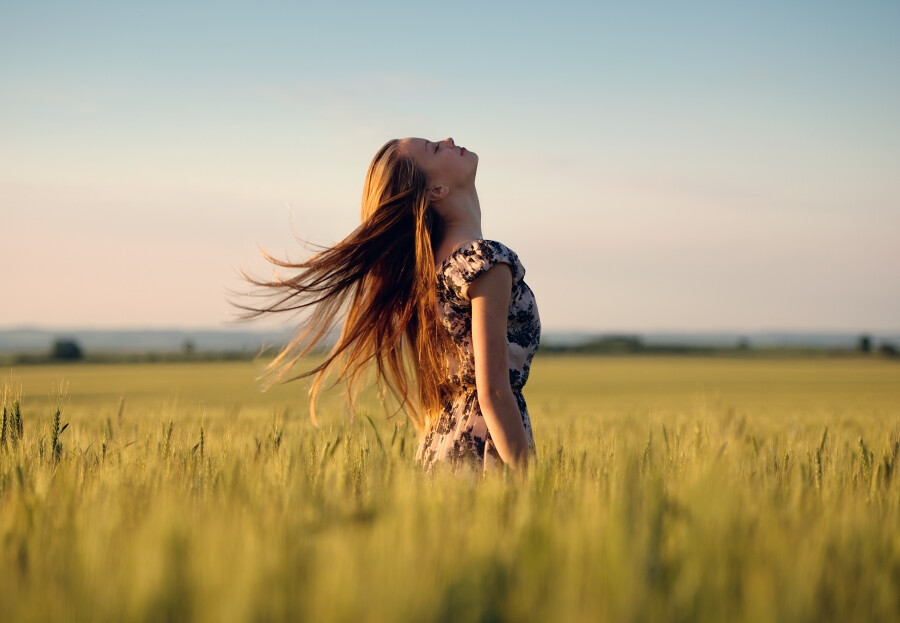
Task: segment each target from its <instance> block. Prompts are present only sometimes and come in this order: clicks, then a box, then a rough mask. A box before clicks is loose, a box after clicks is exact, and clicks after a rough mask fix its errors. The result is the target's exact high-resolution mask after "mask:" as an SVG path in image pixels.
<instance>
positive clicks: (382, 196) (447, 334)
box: [242, 138, 540, 469]
mask: <svg viewBox="0 0 900 623" xmlns="http://www.w3.org/2000/svg"><path fill="white" fill-rule="evenodd" d="M477 168H478V156H477V155H476V154H474V153H473V152H470V151H468V150H466V149H465V148H463V147H458V146H457V145H456V144H455V143H454V142H453V139H452V138H447V139H444V140H443V141H437V142H433V141H428V140H426V139H421V138H406V139H400V140H392V141H388V142H387V143H386V144H385V145H384V146H382V148H381V149H379V150H378V153H376V154H375V157H374V158H373V160H372V163H371V164H370V165H369V170H368V173H367V174H366V181H365V187H364V189H363V200H362V224H361V225H360V226H359V227H358V228H357V229H356V230H355V231H353V232H352V233H351V234H350V235H349V236H347V237H346V238H345V239H344V240H342V241H341V242H339V243H338V244H336V245H334V246H333V247H330V248H325V249H323V250H321V251H320V252H319V253H318V254H316V255H314V256H313V257H312V258H310V259H309V260H308V261H305V262H301V263H298V264H293V263H289V262H284V261H279V260H276V259H274V258H272V257H269V260H270V261H272V262H273V263H274V264H276V265H277V266H281V267H285V268H289V269H292V270H296V271H298V272H297V273H296V274H295V275H294V276H292V277H289V278H284V279H282V278H278V277H276V279H275V280H273V281H256V280H253V279H250V278H248V279H249V280H250V281H251V282H252V283H254V284H256V285H258V286H262V287H264V288H265V291H266V293H267V295H268V296H271V297H273V301H272V302H271V304H269V305H268V306H264V307H248V306H242V307H243V308H244V309H246V310H248V311H249V312H250V314H249V316H250V317H253V316H258V315H262V314H264V313H268V312H281V311H296V310H300V309H307V308H309V309H311V310H312V314H311V316H310V318H309V320H308V321H307V322H306V323H305V328H304V330H303V331H301V332H300V333H299V334H298V335H297V336H296V337H295V338H294V339H293V340H292V341H291V342H290V343H289V344H288V345H287V346H286V347H285V348H284V350H282V352H281V353H280V354H279V355H278V356H277V357H276V358H275V359H274V360H273V361H272V363H271V364H270V365H269V368H268V370H269V371H270V372H272V373H274V374H273V376H274V378H275V379H282V378H284V377H285V376H287V374H288V373H289V371H290V370H291V369H292V368H293V367H294V365H295V364H296V363H297V362H298V361H299V360H300V358H301V357H302V356H303V355H304V354H306V353H307V352H309V350H310V349H312V348H313V347H315V346H316V345H317V344H318V343H320V342H321V341H322V339H323V338H324V337H325V336H326V335H327V334H328V332H329V330H330V329H331V327H332V326H333V325H334V323H335V322H336V320H337V318H338V316H339V315H340V314H341V312H345V313H346V318H345V320H344V324H343V328H342V330H341V335H340V338H339V339H338V341H337V343H336V344H335V346H334V348H333V349H332V351H331V353H330V354H329V355H328V357H327V358H326V359H325V361H324V362H322V364H320V365H319V366H318V367H316V368H315V369H313V370H311V371H309V372H307V373H305V374H300V375H298V376H294V377H292V378H299V377H303V376H309V375H313V374H315V375H316V378H315V382H314V383H313V386H312V388H311V390H310V398H311V404H312V407H313V410H312V417H313V420H315V411H314V405H315V397H316V394H317V393H318V390H319V386H320V383H321V381H322V379H323V375H324V373H326V372H328V371H329V370H331V369H332V368H333V367H335V366H336V367H337V369H338V378H339V379H343V380H346V381H347V382H348V383H349V385H350V387H351V388H352V387H353V385H354V381H355V380H356V379H357V378H358V375H359V374H360V373H361V372H362V371H363V369H364V368H365V367H366V366H367V364H370V363H374V365H375V368H376V372H377V379H378V382H379V386H381V387H382V388H383V387H385V386H387V387H388V388H389V389H390V390H391V391H392V392H393V393H394V394H395V396H397V398H398V399H399V401H400V404H401V407H408V410H409V412H410V417H411V419H412V420H413V422H414V423H415V425H416V429H417V431H418V433H419V435H420V442H419V448H418V452H417V454H416V460H417V461H418V462H420V463H421V464H422V465H423V466H425V467H426V468H429V469H430V468H431V467H433V466H434V465H435V464H437V463H440V462H451V463H460V462H471V463H474V464H476V465H478V466H482V465H483V466H487V465H490V464H493V463H496V462H497V461H498V460H499V461H502V462H503V463H505V464H507V465H509V466H511V467H512V468H524V467H525V465H526V464H527V462H528V459H529V456H530V455H532V454H533V452H534V440H533V437H532V433H531V422H530V419H529V416H528V411H527V408H526V405H525V400H524V398H523V397H522V386H523V385H524V384H525V381H526V380H527V378H528V372H529V368H530V365H531V359H532V357H533V356H534V352H535V351H536V350H537V346H538V341H539V339H540V320H539V318H538V312H537V306H536V304H535V300H534V295H533V294H532V292H531V290H530V289H529V288H528V286H527V285H525V282H524V281H523V280H522V277H523V276H524V274H525V269H524V268H523V267H522V265H521V263H520V262H519V260H518V257H517V256H516V254H515V253H513V252H512V251H511V250H509V249H508V248H507V247H505V246H503V245H502V244H500V243H498V242H493V241H487V240H484V239H483V237H482V233H481V208H480V204H479V202H478V193H477V191H476V190H475V173H476V170H477ZM407 358H408V359H407ZM407 360H408V361H409V362H411V363H412V372H410V368H409V366H408V365H407V363H406V362H407ZM413 385H415V386H416V388H417V393H418V398H419V400H418V402H419V404H418V405H416V404H415V403H414V402H413V401H412V400H411V398H410V393H411V389H410V388H411V387H412V386H413Z"/></svg>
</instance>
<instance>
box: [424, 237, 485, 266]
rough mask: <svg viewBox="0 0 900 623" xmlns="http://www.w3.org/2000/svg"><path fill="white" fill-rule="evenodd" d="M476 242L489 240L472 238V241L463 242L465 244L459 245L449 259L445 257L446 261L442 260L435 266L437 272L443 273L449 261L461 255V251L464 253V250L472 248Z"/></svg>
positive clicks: (451, 252)
mask: <svg viewBox="0 0 900 623" xmlns="http://www.w3.org/2000/svg"><path fill="white" fill-rule="evenodd" d="M475 242H487V240H486V239H484V238H472V239H471V240H466V241H465V242H463V243H461V244H459V245H457V246H456V247H455V248H454V249H453V250H452V251H450V253H449V254H448V255H447V257H445V258H444V259H442V260H441V261H440V262H439V263H438V264H437V265H436V266H435V269H436V270H437V272H441V271H443V269H444V265H446V264H447V262H449V261H450V260H451V259H452V258H453V256H454V255H456V254H457V253H459V252H460V251H462V250H463V249H465V248H466V247H468V246H471V245H472V244H473V243H475Z"/></svg>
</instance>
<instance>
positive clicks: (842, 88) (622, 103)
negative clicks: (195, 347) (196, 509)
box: [0, 2, 900, 331]
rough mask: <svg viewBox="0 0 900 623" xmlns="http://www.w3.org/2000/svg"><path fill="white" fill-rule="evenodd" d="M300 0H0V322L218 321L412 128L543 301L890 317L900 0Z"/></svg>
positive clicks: (897, 299) (719, 319) (323, 237)
mask: <svg viewBox="0 0 900 623" xmlns="http://www.w3.org/2000/svg"><path fill="white" fill-rule="evenodd" d="M325 4H326V3H306V2H294V3H285V4H281V3H268V4H265V5H260V4H251V3H228V2H216V3H186V4H184V3H166V2H162V3H159V2H157V3H90V2H81V3H77V4H75V3H64V2H57V3H54V2H43V3H25V2H12V3H11V2H6V3H4V4H2V5H0V84H2V86H0V210H2V215H3V217H2V218H3V223H2V228H0V271H2V273H0V276H2V280H3V283H4V285H5V287H4V295H3V297H2V298H3V301H2V304H0V326H3V327H11V326H21V325H44V326H52V327H215V326H221V325H222V323H224V322H226V321H227V320H228V319H229V318H230V317H231V316H232V312H231V310H230V308H229V306H228V304H227V302H226V300H225V292H226V290H227V289H234V290H238V291H241V290H242V289H243V286H242V284H241V282H240V281H239V279H237V278H236V271H237V269H240V268H244V269H248V270H250V271H252V272H255V273H258V274H265V273H266V271H267V270H268V269H267V267H266V266H265V264H264V263H263V262H261V261H260V259H259V257H258V255H259V254H258V246H260V245H261V246H263V247H265V248H266V249H268V250H270V251H272V252H274V253H275V254H277V255H290V256H294V257H299V256H300V254H301V253H302V250H301V249H300V248H299V247H298V245H297V243H296V241H295V240H294V238H293V236H294V235H296V236H300V237H302V238H305V239H308V240H311V241H315V242H324V243H328V242H333V241H336V240H338V239H339V238H341V237H342V236H343V235H344V234H346V233H348V232H349V231H350V230H351V229H352V228H353V227H354V226H355V225H356V222H357V219H358V212H359V196H360V192H361V187H362V180H363V175H364V173H365V168H366V166H367V164H368V161H369V159H370V158H371V156H372V154H373V153H374V152H375V150H376V149H377V148H378V146H380V145H381V144H382V143H383V142H384V141H385V140H387V139H388V138H391V137H394V136H405V135H413V136H426V137H431V138H442V137H445V136H452V137H453V138H454V139H455V140H456V141H457V143H459V144H461V145H465V146H466V147H467V148H470V149H471V150H473V151H475V152H477V153H478V154H479V156H480V167H479V181H478V187H479V192H480V195H481V200H482V210H483V213H484V233H485V236H486V237H489V238H494V239H499V240H501V241H503V242H505V243H507V244H508V245H509V246H510V247H512V248H514V249H515V250H516V251H517V252H518V253H519V255H520V257H521V258H522V260H523V262H524V264H525V266H526V269H527V271H528V272H527V280H528V281H529V283H530V285H531V286H532V287H533V289H534V290H535V291H536V293H537V295H538V298H539V305H540V307H541V314H542V318H543V321H544V325H545V327H547V328H549V329H554V330H597V331H610V330H616V331H626V330H627V331H644V330H646V331H649V330H691V331H695V330H745V331H753V330H765V329H817V330H818V329H835V330H852V331H857V330H870V331H889V330H890V331H893V330H896V329H898V328H900V321H898V319H900V287H898V286H897V268H896V267H897V266H900V250H898V249H900V244H898V243H897V238H898V232H900V182H898V178H900V176H898V175H897V171H898V170H900V115H897V113H896V111H897V110H898V109H900V38H898V37H897V36H896V33H898V32H900V5H897V4H896V3H893V2H862V3H856V4H850V3H829V2H802V3H775V2H771V3H770V2H763V3H755V4H753V5H752V6H737V5H736V4H733V3H721V2H718V3H714V2H703V3H681V4H678V3H649V4H648V3H643V4H641V5H640V6H637V5H636V4H635V6H631V4H626V3H614V4H609V5H606V4H605V3H581V2H573V3H562V4H557V5H555V6H553V7H551V6H550V5H549V4H534V3H527V2H526V3H522V2H517V3H512V2H479V3H475V2H456V3H452V4H449V3H442V4H441V5H439V6H431V4H430V3H400V2H394V3H359V4H357V3H352V2H344V3H331V4H328V6H325ZM632 4H633V3H632ZM726 4H727V5H728V6H725V5H726ZM786 5H787V6H786Z"/></svg>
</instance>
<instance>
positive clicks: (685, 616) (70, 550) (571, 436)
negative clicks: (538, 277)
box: [0, 358, 900, 622]
mask: <svg viewBox="0 0 900 623" xmlns="http://www.w3.org/2000/svg"><path fill="white" fill-rule="evenodd" d="M857 363H859V362H857ZM845 365H846V366H847V367H843V365H842V366H837V367H835V364H833V363H829V362H803V363H797V362H793V363H792V362H778V363H769V364H765V365H763V364H753V365H750V366H749V367H748V366H747V365H745V363H742V362H729V361H724V362H723V361H716V362H705V363H698V362H692V361H685V360H680V359H670V360H643V361H635V360H626V359H623V360H593V359H584V360H575V359H568V358H560V359H545V360H540V361H538V362H537V363H536V366H535V371H534V375H535V376H534V387H533V389H532V393H529V394H527V395H528V399H529V404H530V405H531V406H532V416H533V419H534V421H535V429H536V438H537V441H538V454H539V460H538V461H537V462H536V463H535V464H534V465H533V466H532V468H531V469H530V470H529V472H528V474H527V476H526V477H524V478H520V477H518V476H516V475H515V474H510V473H505V472H502V471H501V472H495V473H491V474H487V475H484V474H481V473H478V472H476V471H472V470H462V471H452V470H438V471H437V472H435V473H433V474H423V473H422V472H421V471H420V470H419V469H418V468H417V467H416V466H415V465H414V463H413V460H412V456H413V454H414V452H415V443H416V440H415V436H414V434H413V431H411V430H410V426H409V424H407V423H405V422H404V421H403V420H402V419H400V418H393V419H391V420H386V419H385V418H384V417H383V416H382V415H380V412H378V411H376V410H375V409H374V405H369V406H368V407H364V410H363V411H362V412H360V413H357V414H356V416H355V417H350V416H349V415H342V414H341V412H340V410H339V409H338V408H337V407H333V408H332V409H331V410H332V416H331V417H330V418H327V419H326V418H323V419H325V421H326V424H324V425H323V427H322V428H320V429H315V428H313V427H312V426H311V425H310V424H309V422H308V419H307V417H306V414H305V413H304V412H303V409H302V408H296V412H292V411H290V410H288V409H287V405H284V404H282V405H280V406H276V407H273V405H272V404H267V405H262V406H261V405H258V404H254V403H253V400H254V396H255V394H251V393H249V392H248V393H246V394H245V395H242V398H243V401H244V402H243V403H242V404H241V406H240V407H239V408H237V407H235V405H234V404H231V403H230V399H229V400H226V401H224V402H221V403H217V402H216V401H215V399H214V398H215V396H216V394H215V393H214V392H213V391H212V390H209V392H210V393H209V394H205V395H207V396H208V397H209V401H208V402H207V401H204V404H203V405H201V404H200V400H199V398H201V397H202V396H203V395H204V390H202V389H200V388H199V385H198V386H197V388H196V389H195V390H191V391H193V392H196V393H191V394H190V398H188V399H179V401H180V402H181V403H182V404H183V405H184V406H181V407H174V406H171V405H172V404H173V402H172V401H171V400H170V398H171V396H167V395H166V394H167V392H168V391H169V390H168V389H158V390H153V391H149V390H148V391H146V392H145V393H143V394H140V393H138V392H132V391H131V390H130V389H128V390H127V391H128V393H129V395H128V398H127V400H128V406H127V407H124V406H122V405H124V404H125V403H124V402H121V401H120V398H119V397H118V396H113V394H112V393H110V394H108V395H107V394H103V393H102V392H97V391H94V387H93V386H92V385H91V384H92V383H95V382H97V381H96V380H92V378H88V377H87V376H86V377H84V378H82V379H76V378H73V379H70V388H71V392H70V398H69V403H68V404H67V405H63V407H62V414H61V416H60V418H61V420H65V421H69V422H70V423H71V424H72V425H71V426H70V427H69V429H67V430H66V432H65V435H66V437H65V444H62V445H61V447H60V451H59V452H58V453H56V452H55V448H56V447H57V446H56V443H57V442H59V438H60V433H61V432H62V430H63V428H62V426H60V424H59V421H60V419H58V418H57V417H56V415H55V411H54V410H53V409H54V408H55V405H53V404H52V403H51V405H50V407H47V406H46V404H45V403H44V401H41V400H33V401H32V400H31V399H30V394H28V393H27V392H28V391H29V388H33V387H35V385H39V384H40V383H41V381H40V380H39V378H38V377H40V373H39V371H34V372H32V373H30V374H34V377H33V378H24V379H23V381H22V383H23V386H24V387H25V392H26V393H23V394H17V395H15V396H13V394H12V393H8V396H7V398H6V399H5V401H4V405H3V407H4V408H6V409H7V412H12V410H13V409H14V408H15V405H16V404H19V405H20V409H19V411H20V420H19V422H21V420H24V422H25V424H24V426H23V427H20V428H19V429H18V430H21V431H23V432H22V434H21V435H20V436H19V437H17V442H16V443H12V442H10V441H9V439H11V437H8V440H7V443H5V444H3V445H0V621H19V620H63V619H65V620H75V621H81V620H84V621H157V620H159V621H164V620H165V621H169V620H186V621H191V620H193V621H246V620H259V621H270V620H271V621H278V620H323V621H462V622H465V621H548V620H549V621H640V620H672V621H779V620H782V621H800V620H809V621H813V620H815V621H820V620H826V621H827V620H839V621H848V620H867V621H873V620H876V621H877V620H885V621H891V620H898V619H900V538H898V534H900V533H898V530H897V528H898V525H900V521H898V520H900V482H898V481H900V476H898V474H897V470H896V469H895V466H896V465H897V460H898V451H900V410H898V405H900V400H897V399H898V398H900V395H898V394H900V383H898V380H900V368H898V367H897V366H890V365H889V364H883V365H881V364H879V365H877V366H872V367H869V368H867V373H866V374H862V375H858V374H857V372H858V369H857V368H854V367H853V364H852V363H847V364H845ZM859 365H868V364H862V363H859ZM754 366H756V367H754ZM723 367H724V369H723ZM73 370H77V369H75V368H73ZM148 370H150V369H149V368H134V369H132V370H131V374H134V375H140V374H147V373H156V374H158V375H160V378H162V376H163V375H164V374H166V370H165V369H164V368H158V369H156V370H155V372H154V371H153V370H150V372H148ZM230 370H231V368H227V367H223V368H215V367H206V366H204V365H200V364H198V365H197V366H196V367H195V368H193V369H192V372H185V370H179V371H178V375H179V376H180V377H181V378H185V377H184V375H185V374H194V375H208V376H209V379H210V380H209V381H208V383H209V387H210V388H215V387H217V386H218V385H217V383H219V382H222V379H223V378H226V377H227V376H228V375H229V374H231V371H230ZM20 372H22V371H17V373H20ZM107 372H109V373H112V372H113V371H112V370H109V371H107ZM216 372H218V376H219V379H218V380H216V378H215V377H216V376H217V374H216ZM54 373H55V371H49V370H48V371H45V376H44V377H43V378H44V380H45V381H48V379H50V378H52V376H53V374H54ZM97 373H103V370H101V369H100V368H97V369H95V370H94V371H93V374H97ZM22 374H25V373H24V372H22ZM72 374H81V372H80V371H79V372H73V373H72ZM773 379H780V381H777V382H776V381H773ZM48 382H49V381H48ZM135 382H139V383H145V382H147V379H146V378H142V379H140V380H138V381H135ZM193 382H197V383H199V381H197V379H196V378H193V377H192V378H191V379H185V386H190V385H191V383H193ZM168 383H169V381H164V382H163V383H162V385H161V387H168V385H167V384H168ZM773 383H774V385H773ZM779 383H780V384H779ZM82 386H83V387H89V388H90V391H84V392H82V390H81V389H79V387H82ZM530 387H531V386H530ZM108 391H109V392H116V391H119V388H109V390H108ZM222 391H223V392H227V391H230V390H228V389H227V388H223V390H222ZM132 393H135V394H137V395H136V396H135V398H134V399H132V396H131V394H132ZM297 394H300V392H297ZM766 394H768V396H769V398H768V400H766V399H765V398H766ZM195 399H198V400H195ZM297 399H298V401H299V400H302V398H301V397H299V396H298V398H297ZM260 400H263V399H262V398H260ZM155 401H160V404H163V403H165V405H168V406H165V405H164V406H154V405H155V404H156V402H155ZM51 402H52V401H51ZM32 403H33V404H32ZM42 403H44V404H42ZM113 414H114V415H115V417H112V415H113ZM7 419H8V420H9V419H10V416H7ZM10 426H11V425H9V424H7V430H11V428H10ZM55 428H58V429H59V432H58V433H57V435H56V441H54V436H53V430H54V429H55ZM7 435H9V432H7ZM42 439H47V440H50V450H49V451H45V452H43V453H41V452H40V451H39V447H40V444H41V443H42Z"/></svg>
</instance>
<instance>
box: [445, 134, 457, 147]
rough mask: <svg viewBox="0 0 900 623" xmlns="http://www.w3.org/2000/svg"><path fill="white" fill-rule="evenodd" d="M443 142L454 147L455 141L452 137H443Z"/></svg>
mask: <svg viewBox="0 0 900 623" xmlns="http://www.w3.org/2000/svg"><path fill="white" fill-rule="evenodd" d="M444 142H446V143H449V144H450V147H451V148H453V147H456V143H454V142H453V139H452V138H450V137H449V136H448V137H447V138H445V139H444Z"/></svg>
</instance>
